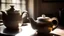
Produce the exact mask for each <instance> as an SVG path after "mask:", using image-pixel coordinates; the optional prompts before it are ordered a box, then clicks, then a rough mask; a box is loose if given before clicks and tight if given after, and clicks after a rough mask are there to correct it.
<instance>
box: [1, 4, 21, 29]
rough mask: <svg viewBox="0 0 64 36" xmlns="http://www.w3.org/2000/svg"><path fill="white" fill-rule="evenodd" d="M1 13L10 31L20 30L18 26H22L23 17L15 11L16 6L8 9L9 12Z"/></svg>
mask: <svg viewBox="0 0 64 36" xmlns="http://www.w3.org/2000/svg"><path fill="white" fill-rule="evenodd" d="M1 12H2V19H3V23H4V25H5V26H6V27H7V28H8V29H15V30H16V29H17V30H18V27H19V26H18V24H19V23H21V24H22V15H20V13H19V10H15V9H14V6H13V5H12V6H11V8H10V9H8V10H7V11H1Z"/></svg>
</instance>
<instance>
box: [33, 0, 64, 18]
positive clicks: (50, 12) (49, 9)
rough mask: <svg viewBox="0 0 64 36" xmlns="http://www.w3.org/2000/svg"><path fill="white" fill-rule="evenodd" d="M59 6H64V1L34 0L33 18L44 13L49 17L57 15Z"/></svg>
mask: <svg viewBox="0 0 64 36" xmlns="http://www.w3.org/2000/svg"><path fill="white" fill-rule="evenodd" d="M59 8H64V2H45V1H43V0H35V3H34V14H35V19H36V18H37V17H39V16H41V15H42V14H46V15H47V16H50V17H56V16H59V12H58V11H59Z"/></svg>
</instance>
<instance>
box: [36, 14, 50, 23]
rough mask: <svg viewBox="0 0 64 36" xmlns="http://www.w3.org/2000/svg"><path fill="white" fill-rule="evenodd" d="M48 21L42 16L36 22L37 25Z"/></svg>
mask: <svg viewBox="0 0 64 36" xmlns="http://www.w3.org/2000/svg"><path fill="white" fill-rule="evenodd" d="M48 19H49V17H46V16H45V15H44V14H43V15H42V16H41V17H38V18H37V20H36V22H37V23H43V22H47V20H48Z"/></svg>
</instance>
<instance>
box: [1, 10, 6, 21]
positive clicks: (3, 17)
mask: <svg viewBox="0 0 64 36" xmlns="http://www.w3.org/2000/svg"><path fill="white" fill-rule="evenodd" d="M1 12H2V19H3V20H5V19H6V17H7V14H6V13H5V12H4V11H1Z"/></svg>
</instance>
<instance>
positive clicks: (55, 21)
mask: <svg viewBox="0 0 64 36" xmlns="http://www.w3.org/2000/svg"><path fill="white" fill-rule="evenodd" d="M52 24H53V30H54V29H55V28H57V26H58V19H57V18H56V17H53V18H52Z"/></svg>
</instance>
